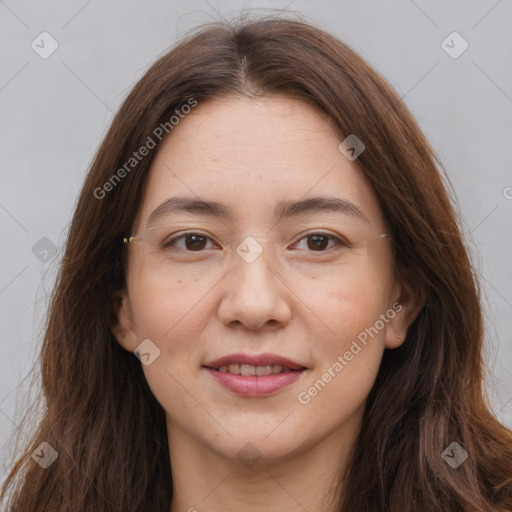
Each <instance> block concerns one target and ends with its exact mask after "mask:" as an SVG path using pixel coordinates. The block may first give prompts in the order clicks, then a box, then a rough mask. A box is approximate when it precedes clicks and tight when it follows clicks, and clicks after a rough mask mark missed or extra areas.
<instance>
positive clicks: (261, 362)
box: [203, 354, 305, 370]
mask: <svg viewBox="0 0 512 512" xmlns="http://www.w3.org/2000/svg"><path fill="white" fill-rule="evenodd" d="M230 364H250V365H253V366H267V365H269V366H272V365H279V366H284V367H285V368H289V369H290V370H304V369H305V366H303V365H301V364H300V363H297V362H296V361H292V360H290V359H287V358H286V357H282V356H279V355H277V354H260V355H256V356H251V355H247V354H230V355H228V356H224V357H221V358H219V359H215V360H214V361H209V362H208V363H205V364H204V365H203V366H206V367H207V368H219V367H221V366H229V365H230Z"/></svg>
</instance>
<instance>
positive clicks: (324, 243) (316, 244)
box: [297, 233, 346, 252]
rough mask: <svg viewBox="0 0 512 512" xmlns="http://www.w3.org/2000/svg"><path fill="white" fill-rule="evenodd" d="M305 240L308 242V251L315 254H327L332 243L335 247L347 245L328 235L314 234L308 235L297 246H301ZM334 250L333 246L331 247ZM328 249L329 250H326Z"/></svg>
mask: <svg viewBox="0 0 512 512" xmlns="http://www.w3.org/2000/svg"><path fill="white" fill-rule="evenodd" d="M303 240H307V243H306V250H309V251H313V252H327V251H328V246H329V243H330V242H333V243H334V245H335V246H345V245H346V243H345V242H344V241H343V240H342V239H340V238H338V237H336V236H333V235H327V234H324V233H313V234H310V235H306V236H305V237H303V238H301V239H300V240H299V241H298V242H297V244H300V243H301V242H302V241H303ZM331 248H332V246H331ZM326 249H327V250H326Z"/></svg>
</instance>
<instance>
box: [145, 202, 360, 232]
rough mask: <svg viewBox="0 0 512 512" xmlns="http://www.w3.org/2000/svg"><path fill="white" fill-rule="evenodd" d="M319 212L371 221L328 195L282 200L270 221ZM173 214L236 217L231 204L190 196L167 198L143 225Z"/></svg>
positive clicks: (350, 205) (347, 203)
mask: <svg viewBox="0 0 512 512" xmlns="http://www.w3.org/2000/svg"><path fill="white" fill-rule="evenodd" d="M319 212H334V213H342V214H344V215H348V216H352V217H356V218H360V219H362V220H364V221H366V222H370V221H369V220H368V218H367V217H366V216H365V215H364V214H363V212H362V211H361V210H360V209H359V208H357V206H356V205H355V204H353V203H351V202H350V201H348V200H346V199H342V198H339V197H328V196H319V197H311V198H309V199H302V200H299V201H288V200H287V201H281V202H280V203H278V205H277V207H276V210H275V211H274V215H273V220H274V221H281V220H283V219H288V218H290V217H297V216H300V215H306V214H312V213H313V214H314V213H319ZM172 213H174V214H176V213H192V214H195V215H200V216H205V217H217V218H219V219H221V220H230V219H232V218H233V217H234V216H235V215H234V210H233V208H232V207H230V206H226V205H224V204H222V203H218V202H216V201H204V200H202V199H194V198H189V197H170V198H169V199H166V200H165V201H164V202H163V203H161V204H160V205H159V206H157V207H156V208H155V210H154V211H153V212H152V213H151V214H150V215H149V216H148V219H147V222H146V225H147V226H150V225H151V224H153V223H154V222H156V221H157V220H158V219H160V218H162V217H165V216H166V215H169V214H172Z"/></svg>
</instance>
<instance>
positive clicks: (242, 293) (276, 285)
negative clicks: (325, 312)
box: [219, 254, 293, 330]
mask: <svg viewBox="0 0 512 512" xmlns="http://www.w3.org/2000/svg"><path fill="white" fill-rule="evenodd" d="M222 286H223V287H224V288H223V296H222V301H221V303H220V306H219V316H220V319H221V321H222V322H223V323H224V324H225V325H227V326H234V325H240V324H241V325H244V326H245V327H246V328H247V329H250V330H261V329H268V330H277V329H280V328H282V327H284V326H286V325H287V324H288V323H289V321H290V319H291V309H290V298H291V296H292V295H293V294H292V292H291V290H290V289H289V287H288V286H287V284H286V283H285V282H284V279H283V278H282V277H281V276H280V275H279V273H278V272H277V271H276V270H275V269H274V268H273V267H271V266H269V265H268V263H267V261H266V259H265V258H264V255H263V254H261V255H260V256H259V257H258V258H257V259H256V260H255V261H253V262H251V263H248V262H247V261H245V260H244V259H242V258H240V257H238V256H236V257H235V262H234V268H233V269H232V270H231V271H230V272H228V273H227V274H226V275H225V277H224V280H223V284H222Z"/></svg>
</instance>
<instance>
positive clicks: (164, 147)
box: [138, 96, 381, 223]
mask: <svg viewBox="0 0 512 512" xmlns="http://www.w3.org/2000/svg"><path fill="white" fill-rule="evenodd" d="M340 142H341V140H340V137H339V136H338V135H337V133H336V131H335V130H334V129H333V127H332V126H331V125H330V124H329V122H328V119H327V115H326V114H324V113H323V112H321V111H320V110H318V109H316V108H314V107H313V106H311V105H309V104H308V103H306V102H303V101H300V100H297V99H293V98H290V97H286V96H264V97H261V98H258V99H250V98H246V97H224V98H216V99H213V100H209V101H207V102H205V103H203V104H201V103H200V104H198V105H197V106H196V107H195V108H194V109H193V110H192V111H191V112H190V113H189V114H187V115H185V116H184V117H183V118H182V119H181V120H180V121H179V123H178V124H177V125H175V126H174V128H173V129H172V131H171V132H170V134H169V135H168V136H167V138H165V139H164V141H163V142H162V143H161V145H160V147H159V149H158V152H157V154H156V156H155V159H154V160H153V162H152V165H151V169H150V172H149V176H148V182H147V184H146V188H145V194H144V198H143V202H142V205H141V209H140V211H139V216H138V219H139V222H141V221H142V222H143V221H144V219H147V217H148V216H149V215H150V214H151V212H152V211H153V210H154V209H155V208H156V207H157V206H158V205H159V204H161V203H162V202H163V201H165V200H167V199H168V198H169V197H171V196H188V197H191V198H196V199H198V198H199V199H203V200H211V201H217V202H221V203H224V204H226V206H228V207H232V209H233V211H235V212H236V213H238V214H239V215H240V218H243V217H244V216H247V215H250V216H251V217H252V218H254V216H258V215H261V216H262V217H261V218H263V216H265V215H267V216H268V218H270V217H271V216H272V214H273V212H274V208H275V205H277V204H278V203H279V202H282V201H283V200H299V199H304V198H306V197H308V196H326V195H329V196H336V197H341V198H344V199H347V200H350V201H351V202H352V203H354V204H356V205H357V206H358V207H359V208H360V209H361V210H362V211H363V213H364V214H365V215H366V216H367V217H368V218H372V217H373V220H374V221H378V220H379V219H380V216H381V213H380V211H379V208H378V206H377V202H376V199H375V196H374V194H373V191H372V190H371V187H370V186H369V184H368V183H367V181H366V179H365V177H364V175H363V174H362V172H361V171H360V169H359V168H358V166H357V164H356V163H355V162H354V161H349V160H348V159H347V158H345V156H344V155H343V154H342V153H341V152H340V151H339V149H338V145H339V144H340ZM139 222H138V223H139Z"/></svg>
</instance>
